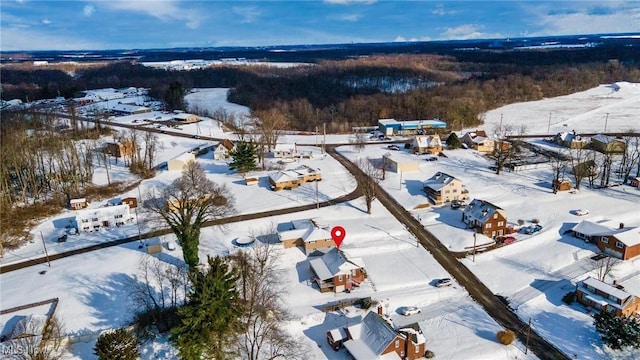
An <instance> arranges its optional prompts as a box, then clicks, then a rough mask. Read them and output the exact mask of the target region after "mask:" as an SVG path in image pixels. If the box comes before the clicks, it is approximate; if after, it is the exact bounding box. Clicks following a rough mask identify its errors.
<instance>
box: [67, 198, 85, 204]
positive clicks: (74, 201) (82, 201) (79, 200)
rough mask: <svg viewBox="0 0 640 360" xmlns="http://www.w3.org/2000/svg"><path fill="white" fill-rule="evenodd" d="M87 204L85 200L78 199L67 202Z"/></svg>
mask: <svg viewBox="0 0 640 360" xmlns="http://www.w3.org/2000/svg"><path fill="white" fill-rule="evenodd" d="M86 202H87V199H86V198H78V199H71V200H69V204H84V203H86Z"/></svg>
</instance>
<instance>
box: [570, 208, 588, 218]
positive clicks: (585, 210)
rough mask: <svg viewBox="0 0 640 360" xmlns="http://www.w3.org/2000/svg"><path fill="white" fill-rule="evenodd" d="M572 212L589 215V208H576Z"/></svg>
mask: <svg viewBox="0 0 640 360" xmlns="http://www.w3.org/2000/svg"><path fill="white" fill-rule="evenodd" d="M573 213H574V214H576V215H578V216H585V215H589V210H587V209H578V210H576V211H574V212H573Z"/></svg>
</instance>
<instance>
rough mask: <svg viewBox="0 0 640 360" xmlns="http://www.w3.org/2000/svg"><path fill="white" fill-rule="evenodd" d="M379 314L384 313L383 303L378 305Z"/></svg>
mask: <svg viewBox="0 0 640 360" xmlns="http://www.w3.org/2000/svg"><path fill="white" fill-rule="evenodd" d="M378 315H382V305H378Z"/></svg>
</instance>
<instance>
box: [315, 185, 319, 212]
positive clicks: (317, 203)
mask: <svg viewBox="0 0 640 360" xmlns="http://www.w3.org/2000/svg"><path fill="white" fill-rule="evenodd" d="M315 183H316V209H320V200H319V198H318V181H317V180H316V181H315Z"/></svg>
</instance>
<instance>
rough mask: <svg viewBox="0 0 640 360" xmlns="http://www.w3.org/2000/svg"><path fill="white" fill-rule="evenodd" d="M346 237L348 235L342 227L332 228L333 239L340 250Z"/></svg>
mask: <svg viewBox="0 0 640 360" xmlns="http://www.w3.org/2000/svg"><path fill="white" fill-rule="evenodd" d="M345 235H347V233H346V232H345V231H344V228H343V227H342V226H334V227H333V228H331V238H332V239H333V242H334V243H336V247H337V248H338V249H340V244H342V240H344V236H345Z"/></svg>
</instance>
